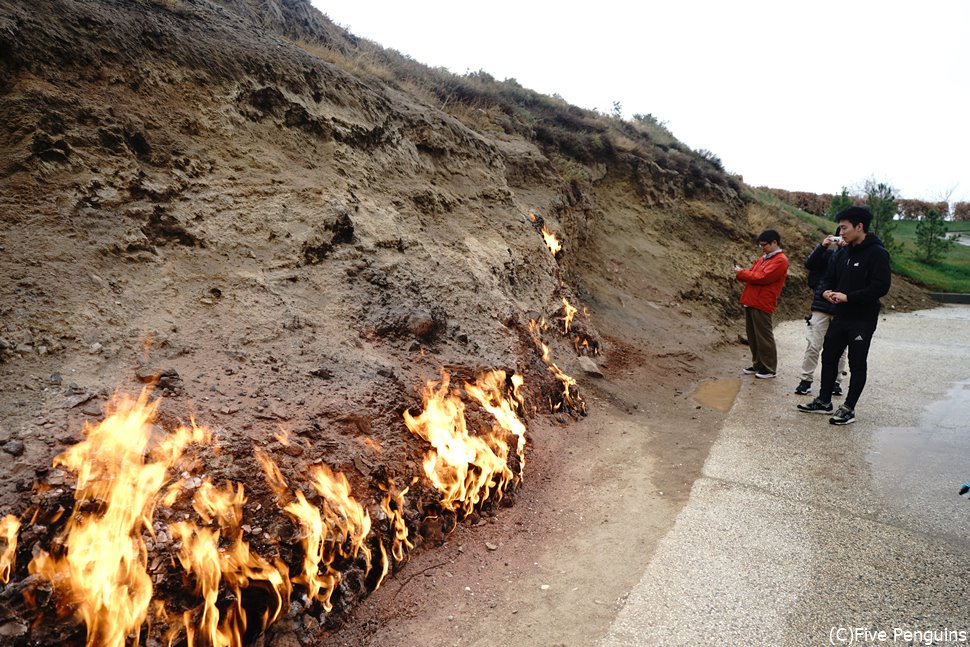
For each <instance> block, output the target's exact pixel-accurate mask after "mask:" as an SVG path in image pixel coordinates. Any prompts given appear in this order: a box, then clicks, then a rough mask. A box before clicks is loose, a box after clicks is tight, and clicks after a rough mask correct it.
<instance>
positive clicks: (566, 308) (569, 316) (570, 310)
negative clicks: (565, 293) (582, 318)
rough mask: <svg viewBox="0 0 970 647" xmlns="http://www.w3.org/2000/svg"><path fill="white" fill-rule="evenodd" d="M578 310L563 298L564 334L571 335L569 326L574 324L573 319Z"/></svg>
mask: <svg viewBox="0 0 970 647" xmlns="http://www.w3.org/2000/svg"><path fill="white" fill-rule="evenodd" d="M577 312H578V310H576V308H575V307H574V306H573V305H572V304H570V303H569V301H566V297H563V298H562V327H563V330H562V334H564V335H566V334H569V326H570V325H571V324H572V323H573V317H575V316H576V313H577Z"/></svg>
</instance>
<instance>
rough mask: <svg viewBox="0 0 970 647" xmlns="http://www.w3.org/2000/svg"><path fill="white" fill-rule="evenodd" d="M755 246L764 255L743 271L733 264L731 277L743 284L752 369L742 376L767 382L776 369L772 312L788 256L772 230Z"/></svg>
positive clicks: (762, 236)
mask: <svg viewBox="0 0 970 647" xmlns="http://www.w3.org/2000/svg"><path fill="white" fill-rule="evenodd" d="M758 244H759V245H761V251H763V252H764V256H762V257H760V258H759V259H758V260H756V261H755V262H754V263H753V264H752V265H751V267H749V268H748V269H746V270H745V269H742V268H741V267H739V266H737V265H735V266H734V278H736V279H737V280H738V281H741V282H742V283H744V284H745V286H744V291H743V292H741V305H743V306H744V324H745V328H746V330H747V333H748V346H749V347H750V348H751V366H749V367H748V368H746V369H744V374H745V375H754V376H755V377H760V378H763V379H768V378H772V377H775V372H776V371H777V369H778V353H777V351H776V349H775V331H774V325H773V324H772V322H771V313H773V312H774V311H775V307H776V306H777V305H778V297H779V296H780V295H781V288H782V286H784V285H785V278H786V277H787V276H788V257H787V256H785V252H784V251H783V250H782V248H781V236H780V235H779V234H778V232H777V231H775V230H774V229H766V230H765V231H763V232H761V235H760V236H758Z"/></svg>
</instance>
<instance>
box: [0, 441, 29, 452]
mask: <svg viewBox="0 0 970 647" xmlns="http://www.w3.org/2000/svg"><path fill="white" fill-rule="evenodd" d="M0 449H3V451H5V452H6V453H8V454H10V455H11V456H23V454H24V449H25V447H24V443H23V441H22V440H8V441H7V442H5V443H4V444H3V446H2V447H0Z"/></svg>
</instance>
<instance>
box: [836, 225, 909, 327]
mask: <svg viewBox="0 0 970 647" xmlns="http://www.w3.org/2000/svg"><path fill="white" fill-rule="evenodd" d="M891 284H892V269H891V268H890V265H889V252H887V251H886V248H885V247H883V244H882V241H881V240H879V239H878V238H877V237H876V236H874V235H873V234H868V235H866V237H865V240H863V241H862V242H861V243H859V244H858V245H850V246H848V247H845V248H842V249H840V250H839V251H838V252H836V254H835V259H834V261H833V262H832V263H831V264H830V265H829V270H828V272H826V274H825V278H824V279H822V281H821V290H822V292H824V291H825V290H834V291H835V292H843V293H845V296H846V298H847V301H846V303H840V304H838V305H836V306H835V318H836V319H848V320H851V321H875V320H876V319H878V318H879V309H880V307H881V305H882V304H881V303H880V302H879V299H880V298H881V297H883V296H885V295H886V293H887V292H889V286H890V285H891Z"/></svg>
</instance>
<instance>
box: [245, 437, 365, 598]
mask: <svg viewBox="0 0 970 647" xmlns="http://www.w3.org/2000/svg"><path fill="white" fill-rule="evenodd" d="M256 457H257V459H258V460H259V462H260V463H261V464H262V466H263V470H264V472H265V473H266V478H267V481H268V482H269V484H270V487H271V488H272V489H273V490H274V492H276V493H277V495H279V496H281V497H287V498H291V499H292V500H290V501H289V503H287V504H286V505H285V506H284V508H283V510H284V511H285V512H286V513H287V514H288V515H289V516H290V517H291V518H292V519H293V520H294V521H296V522H297V523H298V524H299V525H300V528H301V530H302V536H301V537H300V543H301V544H302V545H303V550H304V553H303V571H302V572H301V573H300V574H299V575H297V576H296V577H294V578H293V581H294V582H296V583H298V584H302V585H303V586H305V587H306V589H307V595H308V596H309V597H310V598H312V599H315V600H317V601H319V602H320V604H321V605H322V606H323V608H324V610H326V611H330V610H331V609H332V608H333V604H332V603H331V597H332V596H333V592H334V591H335V590H336V588H337V586H338V585H339V584H340V580H341V575H340V571H338V570H337V569H336V568H335V567H334V565H333V564H334V561H335V560H336V559H337V558H338V557H343V558H349V559H353V558H356V557H357V556H358V555H361V556H362V557H363V559H364V561H365V563H366V565H367V569H368V570H369V569H370V565H371V552H370V548H368V547H367V544H366V541H367V537H368V535H369V534H370V530H371V520H370V514H369V513H368V512H367V511H366V510H365V509H364V507H363V506H362V505H361V504H360V503H359V502H358V501H357V500H356V499H354V497H353V496H351V489H350V483H349V482H348V481H347V477H346V476H344V474H343V473H334V472H333V471H332V470H331V469H330V468H329V467H327V466H326V465H315V466H313V467H311V468H310V475H309V477H310V483H311V485H313V488H314V490H316V492H317V494H319V495H320V496H321V497H323V499H324V501H323V504H324V505H323V509H322V510H321V508H319V507H317V506H315V505H313V504H311V503H310V502H309V501H308V500H307V498H306V495H305V494H304V493H303V492H302V491H301V490H297V491H296V492H295V493H293V494H292V497H291V495H290V491H289V488H288V486H287V485H286V481H285V480H284V479H283V475H282V473H281V472H280V470H279V467H278V466H277V465H276V463H274V462H273V461H272V459H270V458H269V456H267V455H266V454H265V453H263V452H259V451H257V453H256Z"/></svg>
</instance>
